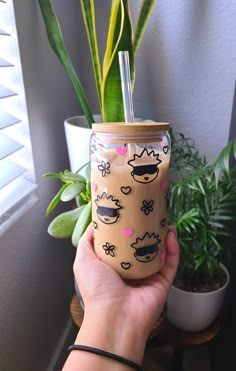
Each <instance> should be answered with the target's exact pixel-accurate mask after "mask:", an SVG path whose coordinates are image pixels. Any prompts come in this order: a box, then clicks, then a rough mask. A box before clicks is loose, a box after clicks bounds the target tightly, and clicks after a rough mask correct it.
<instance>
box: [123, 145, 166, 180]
mask: <svg viewBox="0 0 236 371" xmlns="http://www.w3.org/2000/svg"><path fill="white" fill-rule="evenodd" d="M160 163H161V160H159V153H157V154H155V152H154V150H151V152H148V150H147V148H144V149H143V151H142V153H141V154H140V155H137V154H135V155H134V157H133V158H132V159H131V160H129V161H128V165H130V166H132V168H133V170H132V172H131V175H132V177H133V178H134V180H135V181H136V182H138V183H150V182H152V181H153V180H155V179H156V178H157V176H158V173H159V169H158V165H159V164H160Z"/></svg>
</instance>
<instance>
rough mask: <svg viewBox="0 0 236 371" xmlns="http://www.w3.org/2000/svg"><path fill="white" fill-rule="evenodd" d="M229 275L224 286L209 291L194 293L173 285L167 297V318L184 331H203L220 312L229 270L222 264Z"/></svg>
mask: <svg viewBox="0 0 236 371" xmlns="http://www.w3.org/2000/svg"><path fill="white" fill-rule="evenodd" d="M221 268H222V269H223V270H224V271H225V273H226V275H227V281H226V283H225V285H224V286H223V287H221V288H220V289H218V290H215V291H211V292H208V293H192V292H188V291H184V290H181V289H178V288H176V287H174V286H172V287H171V290H170V293H169V296H168V299H167V318H168V320H169V321H170V322H171V323H172V324H173V325H174V326H175V327H177V328H179V329H181V330H184V331H201V330H204V329H206V328H207V327H208V326H210V325H211V324H212V323H213V322H214V320H215V319H216V318H217V316H218V315H219V313H220V309H221V307H222V304H223V300H224V296H225V292H226V288H227V286H228V284H229V272H228V270H227V269H226V268H225V266H223V264H222V265H221Z"/></svg>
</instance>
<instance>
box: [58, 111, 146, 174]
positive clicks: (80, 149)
mask: <svg viewBox="0 0 236 371" xmlns="http://www.w3.org/2000/svg"><path fill="white" fill-rule="evenodd" d="M93 117H94V121H95V122H101V115H93ZM141 120H142V119H140V118H135V121H141ZM144 121H152V120H144ZM64 128H65V135H66V144H67V150H68V155H69V160H70V169H71V171H72V172H76V171H77V170H78V169H79V168H80V167H81V166H83V165H84V164H86V163H87V162H89V142H90V137H91V135H92V129H90V128H89V126H88V123H87V120H86V118H85V116H74V117H70V118H68V119H66V120H65V121H64ZM82 173H83V172H82Z"/></svg>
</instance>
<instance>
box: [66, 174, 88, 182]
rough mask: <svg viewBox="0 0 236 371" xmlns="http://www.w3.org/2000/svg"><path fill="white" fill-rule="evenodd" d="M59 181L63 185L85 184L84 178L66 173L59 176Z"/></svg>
mask: <svg viewBox="0 0 236 371" xmlns="http://www.w3.org/2000/svg"><path fill="white" fill-rule="evenodd" d="M61 180H62V181H63V182H65V183H85V182H86V181H85V178H84V177H83V176H82V175H79V174H75V173H72V172H67V173H64V174H62V175H61Z"/></svg>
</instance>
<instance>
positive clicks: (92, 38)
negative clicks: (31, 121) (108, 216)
mask: <svg viewBox="0 0 236 371" xmlns="http://www.w3.org/2000/svg"><path fill="white" fill-rule="evenodd" d="M155 3H156V0H143V1H142V4H141V7H140V12H139V16H138V20H137V24H136V28H135V32H134V33H133V31H132V30H133V27H132V19H131V15H130V10H129V2H128V0H113V1H112V2H111V10H110V22H109V29H108V35H107V45H106V50H105V54H104V59H103V69H102V72H101V67H100V58H99V50H98V43H97V33H96V21H95V7H94V1H93V0H81V1H80V4H81V11H82V15H83V21H84V25H85V29H86V33H87V37H88V43H89V47H90V53H91V60H92V65H93V72H94V79H95V84H96V91H97V97H98V103H99V107H100V113H99V115H96V116H95V115H93V114H92V112H91V109H90V106H89V103H88V99H87V97H86V95H85V92H84V89H83V87H82V85H81V83H80V80H79V77H78V76H77V74H76V72H75V68H74V66H73V65H72V62H71V59H70V56H69V55H68V52H67V50H66V47H65V43H64V40H63V36H62V32H61V28H60V25H59V21H58V19H57V17H56V15H55V13H54V11H53V8H52V5H51V1H50V0H39V5H40V9H41V12H42V16H43V20H44V24H45V28H46V32H47V36H48V40H49V43H50V45H51V47H52V49H53V50H54V52H55V54H56V56H57V57H58V58H59V60H60V62H61V63H62V64H63V66H64V68H65V70H66V72H67V74H68V77H69V78H70V80H71V83H72V85H73V88H74V90H75V93H76V96H77V98H78V102H79V104H80V106H81V108H82V110H83V113H84V116H82V117H78V116H77V117H72V118H70V119H67V120H66V122H65V129H66V139H67V146H68V152H69V156H70V164H71V171H69V170H65V171H63V172H61V173H59V174H55V173H50V174H45V177H47V178H56V179H59V180H61V181H62V183H63V185H62V187H61V188H60V190H59V192H58V193H57V194H56V196H55V197H54V198H53V200H52V202H51V203H50V205H49V207H48V209H47V212H46V215H49V214H50V213H51V212H52V211H53V210H54V208H55V207H56V205H57V204H58V203H59V202H60V201H72V200H74V199H75V200H76V202H75V203H74V207H73V209H72V210H70V211H67V212H65V213H62V214H61V215H59V216H57V217H56V218H55V219H54V220H53V221H52V222H51V223H50V225H49V227H48V232H49V233H50V234H51V235H52V236H54V237H57V238H68V237H71V239H72V244H73V245H74V246H77V245H78V241H79V239H80V237H81V235H82V234H83V232H84V231H85V229H86V227H87V225H88V224H89V223H90V221H91V193H90V169H89V165H88V164H87V163H88V161H89V158H88V157H89V151H88V149H89V139H90V135H91V126H92V123H93V122H98V121H101V122H114V121H116V122H118V121H121V122H124V114H123V100H122V90H121V82H120V71H119V61H118V52H119V51H120V50H127V51H128V52H129V60H130V75H131V81H132V88H133V87H134V81H135V64H134V59H135V56H136V54H137V52H138V49H139V46H140V44H141V41H142V38H143V34H144V31H145V29H146V26H147V23H148V20H149V18H150V15H151V13H152V10H153V8H154V5H155ZM79 126H82V129H81V130H82V131H81V132H80V133H77V131H78V129H79ZM71 131H72V135H70V132H71ZM70 138H72V142H74V144H75V152H74V151H73V148H71V146H70V142H69V141H70ZM78 148H80V153H79V155H78ZM82 148H84V152H82ZM84 164H87V165H86V166H84ZM85 168H86V170H85ZM81 172H82V173H81Z"/></svg>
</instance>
